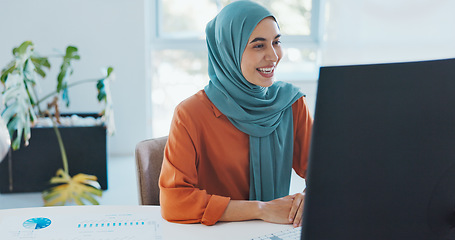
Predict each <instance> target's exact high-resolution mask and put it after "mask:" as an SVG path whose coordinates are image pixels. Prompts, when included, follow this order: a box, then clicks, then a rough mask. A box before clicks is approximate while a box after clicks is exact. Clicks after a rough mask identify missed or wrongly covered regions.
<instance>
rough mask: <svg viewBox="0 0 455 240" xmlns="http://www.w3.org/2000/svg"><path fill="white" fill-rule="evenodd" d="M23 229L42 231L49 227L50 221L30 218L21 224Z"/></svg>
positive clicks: (41, 218)
mask: <svg viewBox="0 0 455 240" xmlns="http://www.w3.org/2000/svg"><path fill="white" fill-rule="evenodd" d="M22 225H23V226H24V227H25V228H28V229H43V228H46V227H48V226H49V225H51V220H50V219H49V218H43V217H39V218H30V219H28V220H27V221H25V222H24V223H23V224H22Z"/></svg>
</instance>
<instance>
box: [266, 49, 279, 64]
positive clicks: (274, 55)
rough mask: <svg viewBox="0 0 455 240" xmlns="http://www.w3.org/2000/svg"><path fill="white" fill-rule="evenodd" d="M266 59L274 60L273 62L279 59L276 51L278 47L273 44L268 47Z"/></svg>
mask: <svg viewBox="0 0 455 240" xmlns="http://www.w3.org/2000/svg"><path fill="white" fill-rule="evenodd" d="M265 59H266V60H268V61H273V62H277V61H278V54H277V52H276V49H275V48H274V47H273V46H271V47H269V48H268V49H267V51H266V56H265Z"/></svg>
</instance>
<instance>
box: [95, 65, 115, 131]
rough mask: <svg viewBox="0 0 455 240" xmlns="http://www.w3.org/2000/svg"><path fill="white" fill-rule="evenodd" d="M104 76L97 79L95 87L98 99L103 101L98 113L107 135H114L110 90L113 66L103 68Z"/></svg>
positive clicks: (113, 76)
mask: <svg viewBox="0 0 455 240" xmlns="http://www.w3.org/2000/svg"><path fill="white" fill-rule="evenodd" d="M105 72H106V77H105V78H103V79H100V80H98V82H97V83H96V88H97V90H98V96H97V97H98V101H99V102H102V101H104V103H105V105H104V109H103V110H102V111H101V113H100V115H101V116H102V118H103V120H104V123H105V125H106V128H107V133H108V135H109V136H112V135H114V133H115V122H114V110H113V108H112V98H111V91H110V87H109V86H110V83H111V82H112V81H114V79H115V75H114V73H113V72H114V68H113V67H108V68H107V69H105Z"/></svg>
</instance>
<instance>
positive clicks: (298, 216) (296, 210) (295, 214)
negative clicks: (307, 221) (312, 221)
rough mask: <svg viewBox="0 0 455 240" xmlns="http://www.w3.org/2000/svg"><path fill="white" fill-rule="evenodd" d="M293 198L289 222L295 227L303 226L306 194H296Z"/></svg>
mask: <svg viewBox="0 0 455 240" xmlns="http://www.w3.org/2000/svg"><path fill="white" fill-rule="evenodd" d="M291 196H293V197H294V198H293V201H292V207H291V211H290V212H289V221H290V222H291V223H292V224H293V225H294V227H299V226H302V214H303V204H304V202H305V194H304V193H296V194H294V195H291Z"/></svg>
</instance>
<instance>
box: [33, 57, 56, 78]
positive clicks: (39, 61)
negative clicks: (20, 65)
mask: <svg viewBox="0 0 455 240" xmlns="http://www.w3.org/2000/svg"><path fill="white" fill-rule="evenodd" d="M30 59H31V60H32V62H33V65H35V71H36V72H37V73H38V74H39V75H40V76H41V77H42V78H44V77H46V73H45V72H44V70H43V68H44V67H45V68H47V69H48V70H50V68H51V64H50V63H49V60H48V59H47V58H45V57H33V56H32V57H31V58H30Z"/></svg>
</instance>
